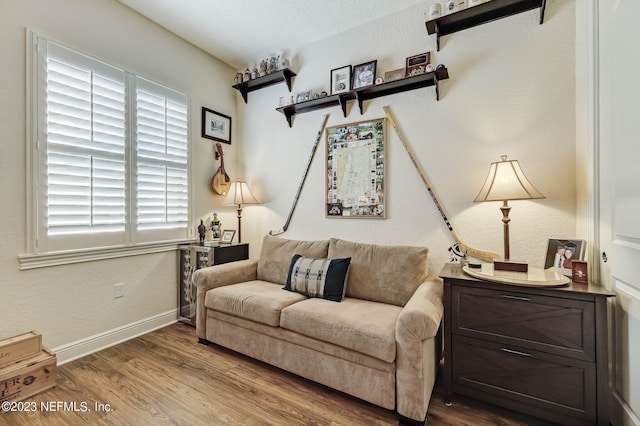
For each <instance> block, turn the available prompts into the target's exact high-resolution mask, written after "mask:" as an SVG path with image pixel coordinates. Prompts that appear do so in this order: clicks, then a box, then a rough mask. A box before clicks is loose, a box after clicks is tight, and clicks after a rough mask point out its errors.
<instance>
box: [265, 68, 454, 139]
mask: <svg viewBox="0 0 640 426" xmlns="http://www.w3.org/2000/svg"><path fill="white" fill-rule="evenodd" d="M447 78H449V71H448V70H447V68H446V67H442V68H440V69H438V70H436V71H433V72H428V73H425V74H420V75H416V76H412V77H407V78H403V79H400V80H394V81H389V82H387V83H382V84H376V85H373V86H368V87H363V88H361V89H355V90H351V91H349V92H345V93H340V94H337V95H331V96H325V97H324V98H319V99H312V100H309V101H305V102H299V103H297V104H292V105H287V106H283V107H279V108H276V111H279V112H281V113H283V114H284V116H285V118H286V119H287V123H289V127H292V124H293V116H294V115H296V114H303V113H305V112H311V111H315V110H318V109H323V108H330V107H333V106H337V105H340V108H341V109H342V115H343V116H344V117H346V116H347V103H348V101H352V100H357V101H358V106H359V108H360V114H362V113H363V102H364V101H366V100H369V99H375V98H379V97H381V96H387V95H392V94H394V93H401V92H406V91H408V90H415V89H421V88H423V87H429V86H435V88H436V99H437V100H439V99H440V93H439V88H438V85H439V83H438V82H439V81H440V80H445V79H447Z"/></svg>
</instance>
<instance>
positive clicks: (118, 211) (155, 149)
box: [29, 34, 190, 254]
mask: <svg viewBox="0 0 640 426" xmlns="http://www.w3.org/2000/svg"><path fill="white" fill-rule="evenodd" d="M32 39H33V45H34V53H33V60H32V68H31V70H32V80H31V81H32V88H31V92H32V98H31V108H32V114H31V117H32V131H31V134H32V135H33V137H32V138H31V139H32V140H31V141H29V147H30V155H31V161H30V164H31V173H30V176H29V178H30V179H31V183H32V185H31V187H32V188H33V189H32V191H33V194H31V197H30V203H31V208H30V213H31V221H30V223H31V232H30V234H31V238H30V240H31V241H30V243H31V248H32V250H31V251H32V252H33V253H35V254H39V253H40V254H42V253H51V252H60V251H67V250H83V249H96V248H108V247H126V246H135V245H140V244H143V243H158V242H165V241H176V240H184V239H186V238H187V237H188V235H187V228H188V223H189V212H190V209H189V205H190V199H189V109H188V102H187V96H186V95H184V94H182V93H179V92H177V91H175V90H172V89H169V88H167V87H164V86H162V85H159V84H157V83H154V82H152V81H149V80H146V79H144V78H142V77H139V76H136V75H134V74H131V73H128V72H126V71H125V70H122V69H120V68H117V67H114V66H111V65H109V64H105V63H104V62H101V61H99V60H96V59H94V58H91V57H88V56H86V55H84V54H81V53H78V52H75V51H73V50H70V49H68V48H66V47H63V46H61V45H59V44H57V43H54V42H52V41H50V40H47V39H46V38H43V37H40V36H37V35H35V34H32Z"/></svg>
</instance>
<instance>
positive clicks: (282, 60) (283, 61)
mask: <svg viewBox="0 0 640 426" xmlns="http://www.w3.org/2000/svg"><path fill="white" fill-rule="evenodd" d="M278 59H279V64H278V68H279V69H281V70H283V69H285V68H289V60H288V59H287V58H284V57H282V55H280V56H278Z"/></svg>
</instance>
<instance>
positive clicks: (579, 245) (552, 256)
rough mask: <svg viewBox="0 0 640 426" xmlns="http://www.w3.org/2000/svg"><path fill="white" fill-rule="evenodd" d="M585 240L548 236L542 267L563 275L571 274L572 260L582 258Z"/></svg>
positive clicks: (584, 250)
mask: <svg viewBox="0 0 640 426" xmlns="http://www.w3.org/2000/svg"><path fill="white" fill-rule="evenodd" d="M586 245H587V244H586V241H584V240H569V239H556V238H549V241H548V243H547V254H546V257H545V264H544V268H545V269H549V268H553V269H555V270H557V271H558V272H560V273H561V274H563V275H566V276H568V277H571V276H572V263H573V261H574V260H580V261H583V260H584V256H585V252H586Z"/></svg>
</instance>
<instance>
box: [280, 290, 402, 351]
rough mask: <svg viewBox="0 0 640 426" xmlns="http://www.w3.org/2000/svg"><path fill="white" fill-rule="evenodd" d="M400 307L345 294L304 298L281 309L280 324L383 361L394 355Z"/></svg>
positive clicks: (288, 328)
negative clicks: (333, 300)
mask: <svg viewBox="0 0 640 426" xmlns="http://www.w3.org/2000/svg"><path fill="white" fill-rule="evenodd" d="M401 310H402V308H400V307H398V306H394V305H388V304H383V303H376V302H370V301H367V300H360V299H351V298H345V299H344V300H343V301H342V303H331V302H330V301H328V300H324V299H317V298H316V299H307V300H304V301H302V302H298V303H295V304H293V305H289V306H287V307H286V308H284V309H283V310H282V313H281V315H280V327H282V328H285V329H287V330H291V331H294V332H296V333H300V334H302V335H304V336H307V337H311V338H314V339H318V340H321V341H323V342H328V343H333V344H334V345H338V346H342V347H343V348H347V349H352V350H354V351H357V352H360V353H363V354H366V355H369V356H372V357H374V358H377V359H380V360H382V361H385V362H393V360H394V359H395V357H396V337H395V332H396V320H397V318H398V315H399V314H400V311H401Z"/></svg>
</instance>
